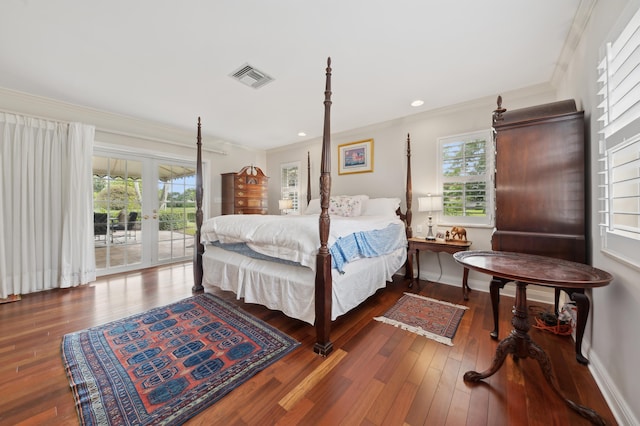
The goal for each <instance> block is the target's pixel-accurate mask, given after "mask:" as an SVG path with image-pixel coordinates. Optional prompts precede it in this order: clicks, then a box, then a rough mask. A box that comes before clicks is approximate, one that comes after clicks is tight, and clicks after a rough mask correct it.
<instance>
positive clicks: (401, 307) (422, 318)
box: [374, 293, 469, 346]
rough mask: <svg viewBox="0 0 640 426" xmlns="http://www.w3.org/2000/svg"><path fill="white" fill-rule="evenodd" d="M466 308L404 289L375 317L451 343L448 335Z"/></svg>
mask: <svg viewBox="0 0 640 426" xmlns="http://www.w3.org/2000/svg"><path fill="white" fill-rule="evenodd" d="M467 309H469V308H468V307H467V306H463V305H454V304H453V303H449V302H443V301H440V300H435V299H430V298H428V297H424V296H420V295H417V294H413V293H405V294H404V295H403V296H402V297H401V298H400V299H399V300H398V301H397V302H396V304H395V305H393V306H392V307H391V309H389V310H388V311H387V312H386V313H385V314H384V315H383V316H381V317H375V318H374V319H375V320H376V321H381V322H384V323H386V324H391V325H393V326H395V327H399V328H402V329H403V330H408V331H411V332H413V333H416V334H419V335H421V336H424V337H427V338H429V339H432V340H435V341H437V342H440V343H444V344H445V345H449V346H453V342H452V341H451V339H453V336H454V335H455V334H456V330H457V329H458V325H459V324H460V320H461V319H462V315H464V311H465V310H467Z"/></svg>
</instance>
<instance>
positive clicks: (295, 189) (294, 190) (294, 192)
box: [280, 161, 301, 214]
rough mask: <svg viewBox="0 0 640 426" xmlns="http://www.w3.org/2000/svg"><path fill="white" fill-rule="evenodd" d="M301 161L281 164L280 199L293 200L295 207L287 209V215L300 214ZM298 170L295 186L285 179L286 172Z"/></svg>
mask: <svg viewBox="0 0 640 426" xmlns="http://www.w3.org/2000/svg"><path fill="white" fill-rule="evenodd" d="M300 164H301V163H300V161H291V162H289V163H281V164H280V199H281V200H282V199H291V201H292V204H293V207H292V208H291V209H287V211H286V214H300V167H301V166H300ZM288 169H297V170H298V178H297V179H296V180H295V182H294V185H291V182H288V181H285V179H283V177H284V173H285V170H288Z"/></svg>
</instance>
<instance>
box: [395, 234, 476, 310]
mask: <svg viewBox="0 0 640 426" xmlns="http://www.w3.org/2000/svg"><path fill="white" fill-rule="evenodd" d="M469 247H471V241H459V240H448V241H439V240H426V239H424V238H417V237H412V238H409V250H408V252H407V276H408V278H410V279H411V281H410V282H409V287H412V286H413V283H414V282H415V281H417V280H418V279H419V278H420V251H430V252H434V253H441V252H443V253H450V254H454V253H457V252H459V251H467V250H469ZM414 254H415V255H416V263H417V264H418V276H417V277H416V278H414V277H413V255H414ZM468 278H469V270H468V269H467V268H464V271H463V273H462V295H463V297H464V300H469V291H471V289H470V288H469V285H468V284H467V280H468ZM418 288H419V287H418Z"/></svg>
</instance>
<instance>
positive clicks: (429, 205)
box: [418, 194, 442, 212]
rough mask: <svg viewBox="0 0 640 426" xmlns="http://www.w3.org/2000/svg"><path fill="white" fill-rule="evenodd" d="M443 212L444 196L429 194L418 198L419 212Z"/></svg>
mask: <svg viewBox="0 0 640 426" xmlns="http://www.w3.org/2000/svg"><path fill="white" fill-rule="evenodd" d="M441 210H442V195H432V194H428V195H427V196H426V197H419V198H418V211H419V212H439V211H441Z"/></svg>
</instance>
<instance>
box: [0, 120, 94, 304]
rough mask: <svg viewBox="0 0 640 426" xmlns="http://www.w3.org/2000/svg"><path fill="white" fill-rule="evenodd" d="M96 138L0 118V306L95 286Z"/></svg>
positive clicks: (82, 131) (61, 126)
mask: <svg viewBox="0 0 640 426" xmlns="http://www.w3.org/2000/svg"><path fill="white" fill-rule="evenodd" d="M94 134H95V127H94V126H89V125H84V124H81V123H71V124H69V123H59V122H54V121H49V120H44V119H40V118H34V117H25V116H20V115H15V114H8V113H1V112H0V200H1V203H2V205H1V206H0V298H6V297H7V296H8V295H10V294H26V293H32V292H36V291H41V290H48V289H53V288H63V287H72V286H77V285H81V284H86V283H89V282H91V281H95V279H96V267H95V254H94V251H93V250H94V248H93V215H92V211H93V183H92V166H91V160H92V155H93V140H94Z"/></svg>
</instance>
